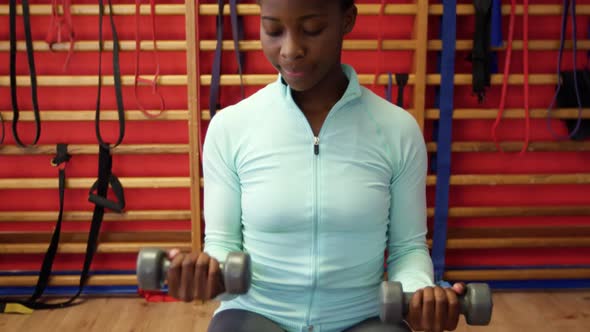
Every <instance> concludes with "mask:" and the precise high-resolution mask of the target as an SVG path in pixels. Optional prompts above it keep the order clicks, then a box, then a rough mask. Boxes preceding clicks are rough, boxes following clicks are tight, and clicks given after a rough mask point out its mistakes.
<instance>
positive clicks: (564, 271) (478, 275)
mask: <svg viewBox="0 0 590 332" xmlns="http://www.w3.org/2000/svg"><path fill="white" fill-rule="evenodd" d="M444 278H445V280H457V281H490V280H559V279H588V278H590V269H583V268H554V269H532V268H531V269H495V270H489V269H481V270H451V271H446V272H445V273H444ZM79 283H80V276H79V275H67V276H63V275H62V276H51V277H50V278H49V285H50V286H77V285H78V284H79ZM36 284H37V276H0V285H3V286H5V287H31V286H35V285H36ZM87 285H88V286H112V285H118V286H136V285H137V276H136V275H135V274H132V275H93V276H89V277H88V283H87Z"/></svg>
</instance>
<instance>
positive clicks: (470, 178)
mask: <svg viewBox="0 0 590 332" xmlns="http://www.w3.org/2000/svg"><path fill="white" fill-rule="evenodd" d="M119 180H120V181H121V184H122V185H123V187H125V188H154V189H155V188H189V187H190V179H189V178H188V177H125V178H120V179H119ZM95 181H96V179H93V178H70V179H67V180H66V187H67V188H71V189H88V188H90V187H91V186H92V184H93V183H94V182H95ZM57 182H58V179H57V178H32V179H31V178H26V179H22V178H12V179H0V188H3V189H57V185H58V183H57ZM200 182H201V187H202V186H203V179H202V178H201V181H200ZM450 183H451V185H455V186H466V185H490V186H491V185H494V186H495V185H525V184H531V185H532V184H536V185H548V184H553V185H555V184H590V174H516V175H512V174H506V175H451V178H450ZM426 185H427V186H434V185H436V175H429V176H428V177H427V181H426Z"/></svg>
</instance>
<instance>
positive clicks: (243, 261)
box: [136, 248, 252, 294]
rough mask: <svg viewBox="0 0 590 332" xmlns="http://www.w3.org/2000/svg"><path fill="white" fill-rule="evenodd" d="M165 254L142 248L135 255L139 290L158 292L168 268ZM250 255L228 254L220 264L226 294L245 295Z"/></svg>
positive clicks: (250, 275) (156, 250)
mask: <svg viewBox="0 0 590 332" xmlns="http://www.w3.org/2000/svg"><path fill="white" fill-rule="evenodd" d="M170 263H171V262H170V260H169V259H168V257H167V255H166V252H165V251H164V250H162V249H158V248H144V249H141V250H140V251H139V255H137V272H136V274H137V283H138V287H139V288H140V289H144V290H160V289H162V287H164V282H165V281H166V277H167V275H168V269H169V268H170ZM250 265H251V264H250V255H248V254H246V253H243V252H230V253H229V254H228V255H227V258H226V260H225V262H223V263H220V266H219V267H220V270H221V275H222V278H223V282H224V285H225V292H226V293H228V294H245V293H247V292H248V290H249V289H250V282H251V278H252V273H251V267H250Z"/></svg>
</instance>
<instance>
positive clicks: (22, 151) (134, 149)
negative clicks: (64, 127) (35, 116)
mask: <svg viewBox="0 0 590 332" xmlns="http://www.w3.org/2000/svg"><path fill="white" fill-rule="evenodd" d="M68 152H69V153H70V154H71V155H89V154H90V155H96V154H98V145H97V144H71V145H68ZM188 152H189V146H188V144H126V145H119V146H117V147H115V148H113V149H112V150H111V153H112V154H114V155H115V154H125V155H130V154H134V155H153V154H187V153H188ZM32 154H33V155H55V145H38V146H34V147H30V148H21V147H18V146H15V145H5V146H3V147H2V148H1V149H0V155H32Z"/></svg>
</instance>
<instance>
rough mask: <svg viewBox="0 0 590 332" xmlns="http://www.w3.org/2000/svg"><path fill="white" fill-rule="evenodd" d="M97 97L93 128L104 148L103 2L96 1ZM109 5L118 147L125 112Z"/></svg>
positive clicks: (123, 134) (115, 38) (117, 46)
mask: <svg viewBox="0 0 590 332" xmlns="http://www.w3.org/2000/svg"><path fill="white" fill-rule="evenodd" d="M98 4H99V6H98V8H99V10H98V13H99V17H98V96H97V98H96V113H95V117H94V126H95V131H96V138H97V140H98V142H99V144H100V145H101V146H103V147H106V146H107V145H106V143H105V142H104V140H103V138H102V135H101V134H100V97H101V90H102V70H101V69H102V52H103V37H102V20H103V17H104V2H103V0H98ZM108 5H109V19H110V23H111V31H112V34H113V79H114V82H115V97H116V99H117V115H118V118H119V137H118V138H117V141H116V142H115V144H114V146H118V145H119V144H121V142H122V141H123V138H124V137H125V110H124V107H123V92H122V89H121V70H120V66H119V51H120V47H119V37H118V36H117V29H116V27H115V21H114V19H113V4H112V3H111V0H108Z"/></svg>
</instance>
